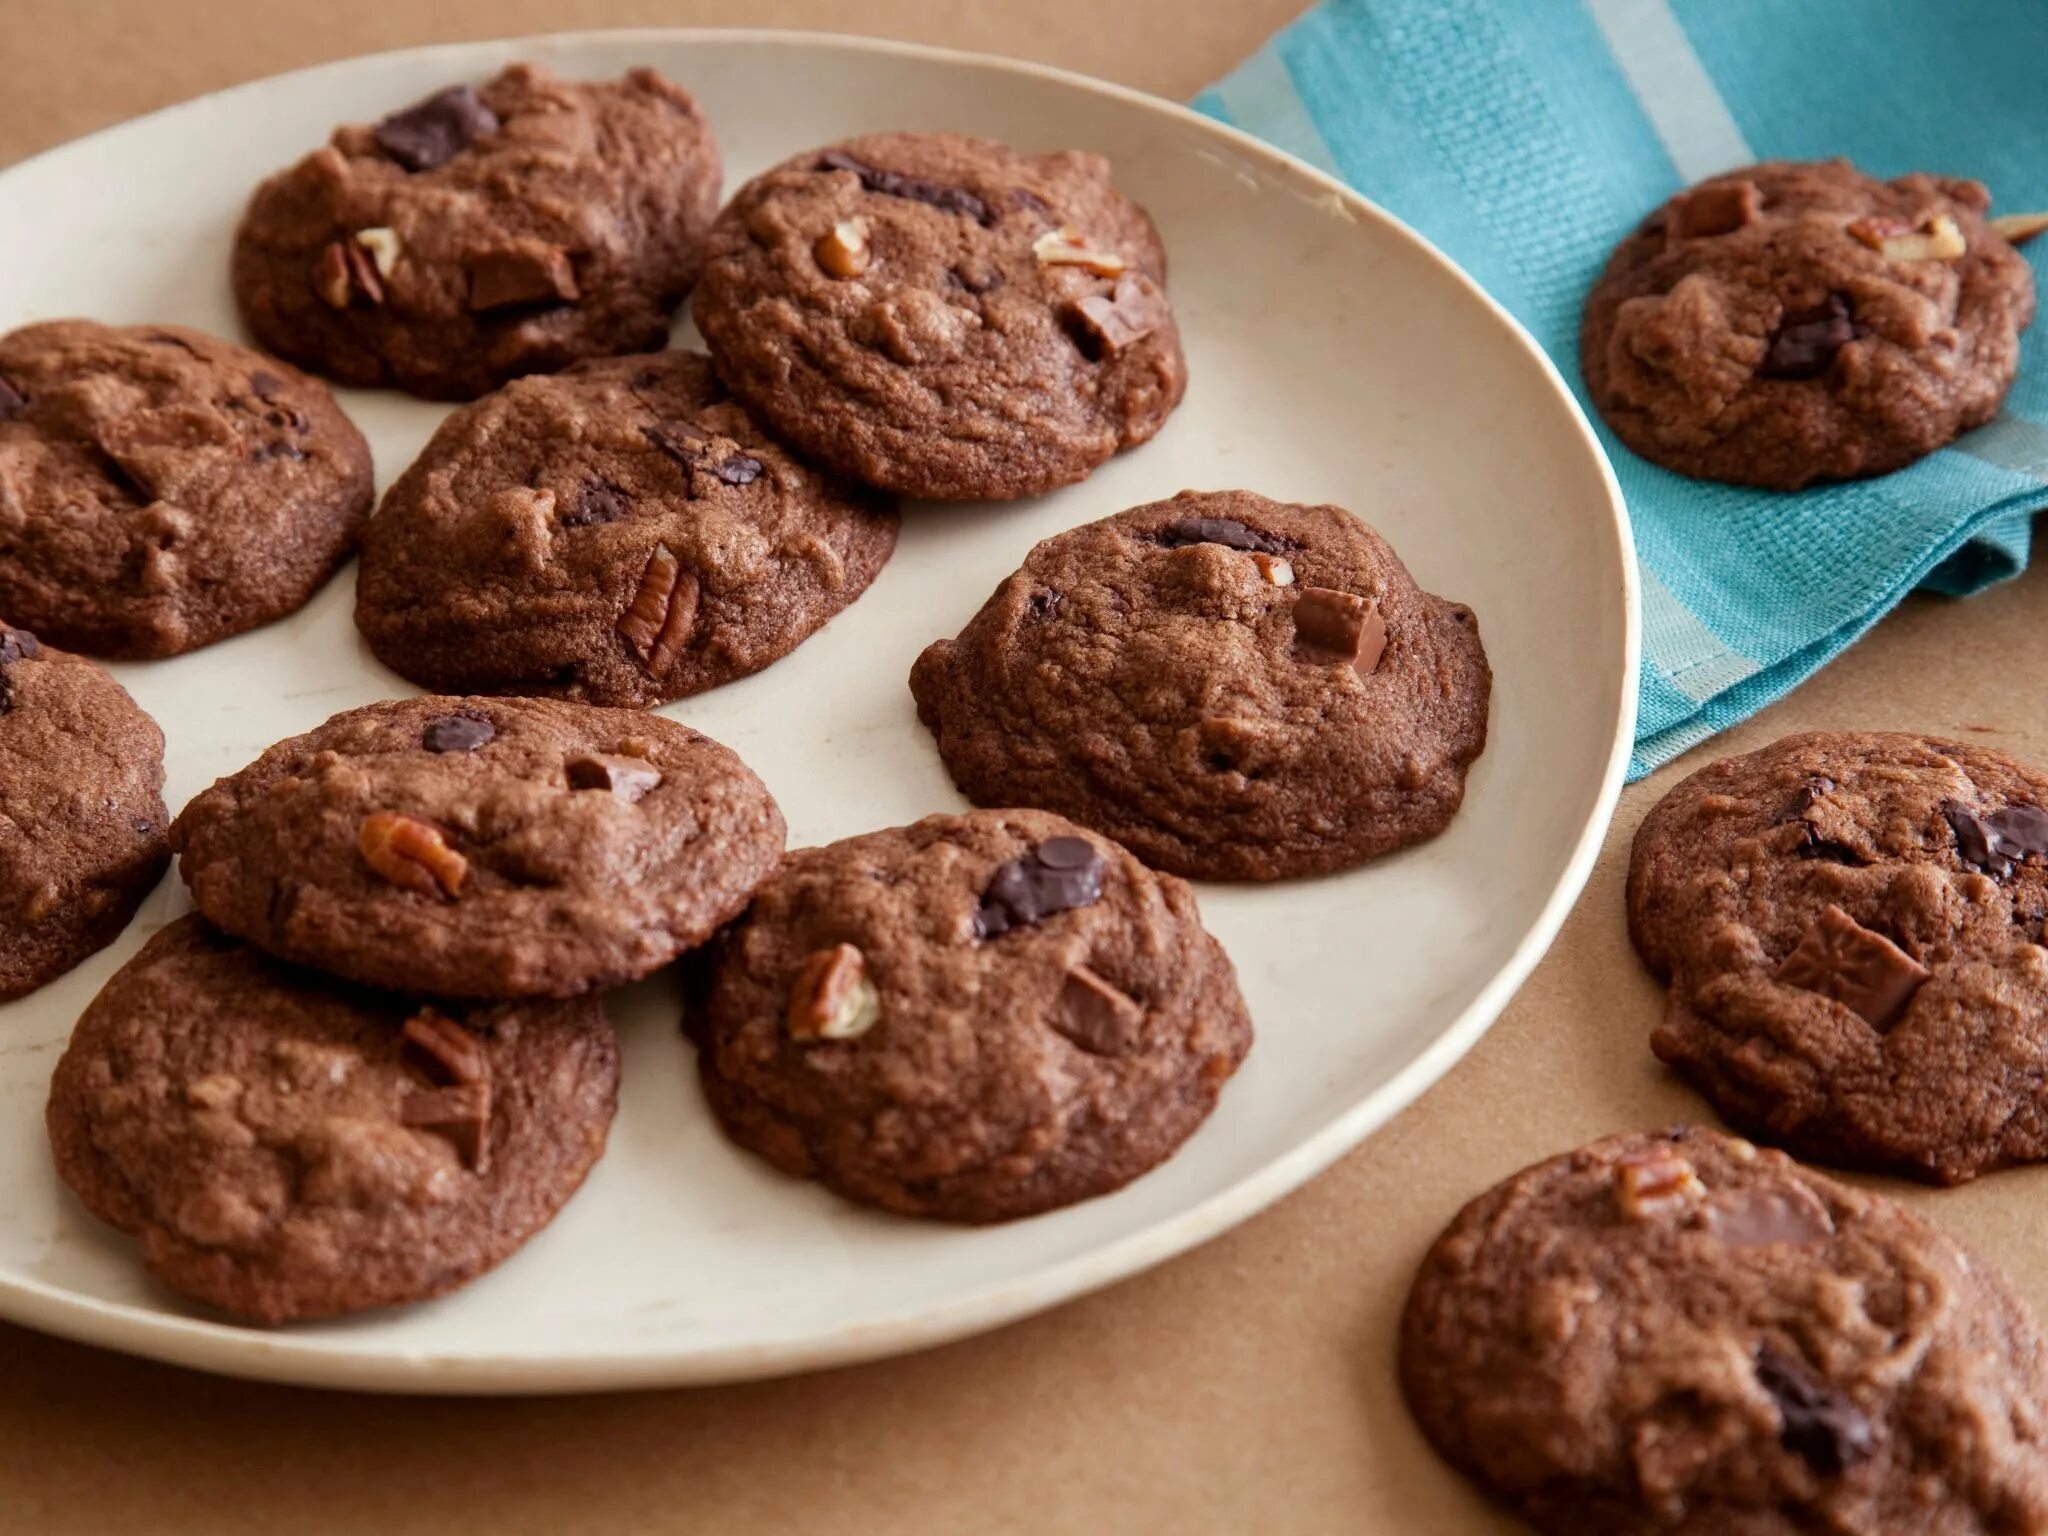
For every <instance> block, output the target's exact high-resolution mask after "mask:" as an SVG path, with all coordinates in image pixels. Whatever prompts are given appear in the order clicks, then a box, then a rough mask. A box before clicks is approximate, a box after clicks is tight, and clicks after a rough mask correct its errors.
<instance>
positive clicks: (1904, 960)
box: [1777, 906, 1928, 1030]
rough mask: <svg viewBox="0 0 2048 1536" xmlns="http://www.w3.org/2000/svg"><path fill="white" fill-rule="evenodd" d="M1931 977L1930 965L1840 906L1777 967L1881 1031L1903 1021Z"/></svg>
mask: <svg viewBox="0 0 2048 1536" xmlns="http://www.w3.org/2000/svg"><path fill="white" fill-rule="evenodd" d="M1927 976H1928V971H1927V967H1926V966H1924V965H1922V964H1921V963H1920V962H1919V961H1918V960H1915V959H1914V958H1913V957H1912V956H1911V955H1909V954H1907V953H1906V952H1905V951H1904V950H1903V949H1900V948H1899V946H1898V945H1896V944H1894V943H1893V942H1892V941H1891V940H1890V939H1888V938H1886V937H1885V936H1884V935H1883V934H1881V933H1875V932H1872V931H1871V930H1870V929H1868V928H1866V927H1864V926H1863V925H1862V924H1861V923H1859V922H1857V921H1856V919H1855V918H1853V917H1851V916H1850V915H1849V914H1848V913H1846V912H1844V911H1843V910H1842V909H1841V908H1840V907H1835V906H1830V907H1825V908H1823V909H1822V910H1821V914H1820V916H1819V917H1817V918H1815V919H1814V921H1813V923H1812V925H1811V926H1810V927H1808V928H1807V930H1806V932H1805V934H1804V935H1802V936H1801V938H1800V940H1799V943H1798V945H1797V946H1796V947H1795V948H1794V949H1793V951H1792V953H1791V954H1789V955H1787V956H1786V957H1785V959H1784V961H1783V962H1782V963H1781V964H1780V965H1779V966H1778V970H1777V979H1778V980H1779V981H1781V982H1783V983H1784V984H1785V985H1786V986H1788V987H1798V988H1800V989H1802V990H1803V991H1807V992H1818V993H1819V994H1820V995H1821V996H1822V997H1828V998H1833V999H1834V1000H1835V1001H1836V1002H1838V1003H1840V1004H1841V1005H1842V1006H1843V1007H1845V1008H1847V1009H1849V1010H1850V1011H1851V1012H1852V1013H1856V1014H1859V1015H1861V1016H1862V1018H1863V1019H1864V1021H1865V1022H1866V1023H1868V1024H1869V1025H1870V1026H1871V1028H1873V1029H1878V1030H1885V1029H1889V1028H1891V1026H1892V1025H1894V1024H1896V1023H1897V1022H1898V1020H1899V1015H1901V1014H1902V1013H1904V1012H1905V1011H1906V1005H1907V1004H1908V1003H1910V1002H1911V1001H1912V1000H1913V994H1914V993H1915V992H1918V991H1919V990H1920V984H1921V983H1922V982H1924V981H1926V980H1927Z"/></svg>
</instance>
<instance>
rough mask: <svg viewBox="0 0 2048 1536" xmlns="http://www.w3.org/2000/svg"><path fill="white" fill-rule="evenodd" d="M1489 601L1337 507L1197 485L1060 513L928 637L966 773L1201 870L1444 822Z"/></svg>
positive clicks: (1319, 866)
mask: <svg viewBox="0 0 2048 1536" xmlns="http://www.w3.org/2000/svg"><path fill="white" fill-rule="evenodd" d="M1491 686H1492V674H1491V672H1490V670H1489V669H1488V667H1487V663H1486V653H1485V651H1484V649H1483V648H1482V647H1481V645H1480V643H1479V628H1478V622H1477V620H1476V619H1475V618H1474V617H1473V614H1472V611H1471V610H1470V609H1469V608H1466V607H1464V606H1463V605H1461V604H1458V603H1453V602H1447V601H1445V600H1444V599H1442V598H1438V597H1434V596H1432V595H1431V594H1429V593H1427V592H1424V591H1422V590H1421V589H1420V588H1418V587H1417V586H1416V585H1415V582H1414V580H1413V579H1412V578H1411V577H1410V576H1409V574H1408V571H1407V569H1406V567H1404V566H1403V565H1402V564H1401V561H1400V559H1399V557H1398V556H1396V555H1395V553H1394V551H1393V550H1392V549H1391V548H1390V547H1388V545H1387V543H1386V541H1385V540H1383V539H1382V538H1380V537H1379V535H1378V534H1376V533H1374V532H1373V531H1372V530H1371V529H1369V528H1367V527H1366V526H1365V525H1364V524H1363V523H1361V522H1360V521H1359V520H1358V519H1357V518H1355V517H1353V516H1352V515H1351V514H1350V513H1348V512H1345V511H1344V510H1343V509H1341V508H1338V507H1328V506H1324V507H1305V506H1294V505H1289V504H1286V503H1282V502H1275V501H1269V500H1268V499H1266V498H1265V497H1263V496H1256V495H1253V494H1252V493H1251V492H1248V491H1220V492H1209V493H1196V492H1192V491H1184V492H1182V493H1181V494H1180V495H1179V496H1177V497H1174V498H1173V499H1172V500H1170V501H1160V502H1153V503H1152V504H1150V505H1148V506H1143V507H1135V508H1133V509H1131V510H1130V511H1127V512H1120V513H1118V514H1116V515H1115V516H1114V517H1109V518H1105V519H1103V520H1102V521H1100V522H1096V523H1089V524H1087V525H1085V526H1083V527H1080V528H1076V529H1073V530H1071V531H1069V532H1067V533H1062V534H1057V535H1055V536H1054V537H1052V538H1050V539H1047V540H1046V541H1045V542H1044V543H1042V544H1040V545H1039V546H1038V547H1037V548H1036V549H1034V550H1032V551H1031V553H1030V554H1029V555H1028V556H1026V557H1025V560H1024V564H1023V567H1022V568H1021V569H1020V570H1018V571H1017V572H1016V573H1015V574H1014V575H1012V576H1010V577H1009V578H1008V579H1007V580H1005V581H1004V582H1003V584H1002V585H1001V586H1000V587H998V588H997V589H996V591H995V594H994V596H992V597H991V598H990V599H989V600H988V602H987V603H986V604H984V605H983V607H982V609H981V611H980V612H979V613H978V614H976V615H975V617H974V618H973V619H972V620H971V621H970V622H969V623H968V625H967V627H966V628H965V629H964V630H962V631H961V633H960V635H959V637H958V638H957V639H953V640H941V641H938V642H937V643H935V644H933V645H932V646H930V647H929V648H928V649H927V650H926V651H925V652H924V654H923V655H921V656H920V657H919V658H918V659H917V663H916V665H915V667H914V668H913V669H912V672H911V677H910V689H911V692H912V693H913V694H914V695H915V696H916V698H917V705H918V714H919V716H920V717H921V718H922V719H923V721H924V723H925V724H926V725H927V726H928V727H930V729H931V731H932V733H933V735H934V736H935V737H936V738H937V740H938V746H939V755H940V756H941V757H943V758H944V759H945V763H946V767H947V770H948V771H949V772H950V773H951V774H952V776H953V782H954V783H955V784H957V785H958V786H959V787H960V790H961V793H963V794H965V795H966V796H967V797H968V799H970V800H972V801H974V802H975V803H976V804H977V805H1035V806H1041V807H1044V808H1045V809H1047V810H1052V811H1057V812H1059V813H1060V814H1061V815H1064V816H1071V817H1073V818H1074V819H1075V820H1077V821H1080V822H1083V823H1085V824H1087V825H1088V826H1091V827H1095V828H1098V829H1100V830H1101V831H1103V832H1106V833H1108V834H1109V835H1110V836H1111V837H1114V838H1116V839H1117V840H1118V841H1119V842H1121V843H1123V844H1124V845H1125V846H1127V847H1128V848H1130V849H1131V850H1132V851H1133V852H1134V853H1136V854H1137V855H1138V856H1139V857H1140V858H1142V859H1144V860H1145V861H1146V862H1147V863H1148V864H1151V865H1153V866H1154V867H1155V868H1158V869H1164V870H1168V871H1170V872H1172V873H1174V874H1177V875H1184V876H1188V877H1190V878H1194V879H1226V880H1271V879H1279V878H1283V877H1286V876H1292V875H1307V874H1321V873H1326V872H1328V871H1331V870H1336V869H1342V868H1345V867H1347V866H1350V865H1353V864H1357V863H1360V862H1362V861H1363V860H1366V859H1369V858H1373V857H1376V856H1377V855H1379V854H1382V853H1386V852H1388V851H1390V850H1392V849H1394V848H1399V847H1403V846H1405V845H1407V844H1409V843H1414V842H1419V841H1421V840H1422V839H1424V838H1428V837H1432V836H1434V835H1435V834H1436V833H1438V832H1440V831H1442V830H1443V828H1444V826H1445V825H1446V824H1448V823H1449V821H1450V819H1451V817H1452V816H1453V815H1454V814H1455V813H1456V811H1457V809H1458V806H1459V805H1460V804H1461V803H1462V801H1463V799H1464V792H1465V771H1466V768H1467V767H1468V766H1469V765H1470V763H1471V762H1472V761H1473V759H1474V758H1476V757H1478V755H1479V753H1480V750H1481V749H1482V748H1483V747H1484V746H1485V744H1486V720H1487V702H1488V697H1489V694H1490V692H1491Z"/></svg>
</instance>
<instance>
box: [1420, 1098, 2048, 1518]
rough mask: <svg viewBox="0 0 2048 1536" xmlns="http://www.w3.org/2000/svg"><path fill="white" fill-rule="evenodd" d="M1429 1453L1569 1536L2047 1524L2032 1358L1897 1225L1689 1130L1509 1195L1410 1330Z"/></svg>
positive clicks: (2001, 1310) (1584, 1162)
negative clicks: (1432, 1451) (1431, 1447)
mask: <svg viewBox="0 0 2048 1536" xmlns="http://www.w3.org/2000/svg"><path fill="white" fill-rule="evenodd" d="M1401 1384H1402V1387H1403V1389H1404V1390H1405V1392H1406V1394H1407V1398H1408V1404H1409V1407H1410V1408H1411V1409H1412V1410H1413V1411H1414V1414H1415V1417H1416V1419H1417V1420H1418V1421H1419V1422H1420V1423H1421V1425H1422V1429H1423V1432H1424V1433H1425V1434H1426V1435H1427V1436H1428V1437H1429V1439H1430V1442H1431V1443H1432V1444H1433V1445H1435V1447H1436V1448H1437V1450H1438V1451H1439V1452H1440V1453H1441V1454H1442V1455H1443V1457H1444V1459H1445V1460H1447V1461H1449V1462H1451V1463H1452V1464H1453V1465H1454V1466H1456V1467H1458V1468H1459V1469H1460V1470H1461V1471H1464V1472H1466V1473H1468V1474H1469V1475H1470V1476H1471V1477H1473V1478H1474V1479H1475V1480H1476V1481H1478V1482H1479V1483H1481V1484H1482V1485H1483V1486H1484V1487H1485V1488H1486V1489H1487V1490H1488V1491H1489V1492H1491V1493H1492V1494H1494V1495H1495V1496H1496V1497H1498V1498H1500V1499H1502V1500H1503V1501H1505V1502H1506V1503H1508V1504H1511V1505H1513V1506H1514V1507H1515V1508H1516V1509H1518V1510H1519V1511H1520V1512H1521V1513H1522V1514H1523V1515H1524V1516H1525V1517H1526V1518H1527V1519H1528V1520H1529V1522H1530V1523H1531V1524H1532V1525H1534V1526H1535V1527H1536V1528H1537V1529H1538V1530H1541V1531H1551V1532H1558V1533H1560V1536H1650V1533H1651V1532H1657V1533H1660V1536H1734V1533H1741V1536H1780V1533H1782V1536H1803V1533H1809V1532H1819V1531H1839V1532H1844V1533H1846V1532H1851V1531H1855V1532H1870V1533H1873V1536H1875V1533H1878V1532H1887V1533H1889V1532H1907V1531H1911V1532H1915V1533H1923V1532H1924V1533H1927V1536H1989V1533H1991V1532H2020V1531H2039V1530H2043V1529H2048V1415H2044V1413H2043V1411H2042V1408H2041V1404H2042V1401H2043V1396H2044V1393H2048V1352H2044V1349H2043V1346H2042V1341H2041V1336H2040V1333H2039V1332H2038V1330H2037V1329H2036V1327H2035V1324H2034V1320H2033V1318H2032V1317H2031V1316H2030V1315H2029V1313H2028V1312H2027V1310H2026V1308H2025V1306H2024V1305H2023V1304H2022V1303H2021V1302H2020V1300H2019V1299H2018V1297H2016V1296H2015V1295H2014V1294H2013V1290H2012V1287H2011V1286H2010V1285H2009V1284H2008V1283H2007V1282H2006V1280H2005V1278H2004V1277H2003V1276H2002V1275H2000V1274H1999V1273H1998V1272H1997V1271H1996V1270H1994V1269H1992V1268H1991V1267H1990V1266H1989V1265H1987V1264H1985V1263H1984V1262H1983V1261H1982V1260H1981V1259H1978V1258H1975V1257H1974V1256H1972V1255H1971V1254H1969V1253H1966V1252H1965V1251H1964V1250H1963V1249H1962V1248H1960V1247H1958V1246H1957V1244H1956V1243H1955V1242H1954V1241H1953V1240H1952V1239H1951V1238H1949V1237H1948V1236H1946V1235H1945V1234H1944V1233H1942V1232H1941V1231H1939V1230H1938V1229H1937V1228H1935V1227H1932V1226H1930V1225H1928V1224H1927V1223H1926V1222H1923V1221H1921V1220H1920V1219H1919V1218H1918V1217H1916V1216H1914V1215H1913V1214H1912V1212H1910V1211H1908V1210H1906V1209H1905V1208H1904V1207H1903V1206H1900V1205H1898V1204H1895V1203H1894V1202H1892V1201H1890V1200H1887V1199H1884V1198H1882V1197H1881V1196H1878V1195H1873V1194H1868V1193H1866V1192H1864V1191H1862V1190H1859V1189H1852V1188H1849V1187H1847V1186H1846V1185H1842V1184H1838V1183H1836V1182H1834V1181H1833V1180H1832V1179H1827V1178H1823V1177H1821V1176H1820V1175H1818V1174H1815V1173H1810V1172H1808V1171H1807V1170H1805V1169H1803V1168H1801V1167H1799V1166H1798V1165H1797V1164H1796V1163H1794V1162H1792V1161H1791V1160H1790V1159H1788V1158H1786V1157H1784V1156H1782V1155H1781V1154H1778V1153H1775V1152H1759V1151H1758V1150H1757V1149H1756V1148H1754V1147H1752V1146H1751V1145H1750V1144H1749V1143H1747V1142H1744V1141H1737V1140H1734V1139H1733V1138H1732V1137H1727V1136H1722V1135H1719V1134H1717V1133H1715V1132H1713V1131H1704V1130H1698V1129H1691V1128H1684V1127H1681V1128H1679V1129H1677V1130H1672V1131H1666V1132H1661V1133H1658V1132H1651V1133H1642V1134H1632V1135H1624V1136H1612V1137H1609V1138H1607V1139H1606V1140H1604V1141H1596V1142H1594V1143H1593V1144H1592V1145H1591V1146H1588V1147H1583V1148H1581V1149H1580V1150H1578V1151H1576V1152H1570V1153H1567V1154H1565V1155H1564V1156H1562V1157H1556V1158H1552V1159H1551V1160H1550V1161H1549V1162H1546V1163H1539V1164H1537V1165H1536V1166H1535V1167H1533V1168H1530V1169H1527V1170H1526V1171H1524V1172H1522V1173H1519V1174H1516V1175H1515V1176H1514V1177H1513V1178H1512V1179H1509V1180H1508V1181H1507V1182H1506V1183H1504V1184H1501V1185H1499V1186H1498V1187H1497V1188H1495V1189H1493V1190H1491V1191H1489V1192H1488V1193H1486V1194H1484V1195H1481V1196H1480V1197H1479V1198H1478V1199H1477V1200H1475V1201H1473V1202H1472V1203H1471V1204H1470V1205H1468V1206H1467V1207H1466V1208H1465V1209H1464V1211H1462V1212H1461V1213H1460V1214H1459V1216H1458V1219H1457V1220H1456V1221H1454V1222H1452V1223H1451V1225H1450V1228H1449V1230H1447V1231H1446V1232H1445V1233H1444V1234H1443V1236H1442V1237H1440V1238H1438V1239H1437V1242H1436V1246H1435V1247H1434V1248H1432V1249H1431V1250H1430V1253H1429V1257H1428V1258H1427V1259H1425V1260H1424V1261H1423V1264H1422V1271H1421V1273H1420V1274H1419V1275H1418V1276H1417V1277H1416V1280H1415V1288H1414V1290H1413V1291H1412V1292H1411V1293H1410V1294H1409V1297H1408V1308H1407V1314H1406V1316H1405V1317H1404V1319H1403V1321H1402V1326H1401Z"/></svg>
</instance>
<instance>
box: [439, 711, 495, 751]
mask: <svg viewBox="0 0 2048 1536" xmlns="http://www.w3.org/2000/svg"><path fill="white" fill-rule="evenodd" d="M497 737H498V728H497V727H496V726H495V725H493V724H491V722H490V721H488V720H485V719H482V718H480V717H478V716H476V715H442V716H440V717H439V718H438V719H434V720H429V721H428V722H427V728H426V729H425V730H424V731H422V732H421V733H420V745H421V746H423V747H425V748H426V749H427V750H428V751H429V752H474V751H476V750H477V749H478V748H479V747H487V746H489V745H490V744H491V743H492V742H493V741H495V740H497Z"/></svg>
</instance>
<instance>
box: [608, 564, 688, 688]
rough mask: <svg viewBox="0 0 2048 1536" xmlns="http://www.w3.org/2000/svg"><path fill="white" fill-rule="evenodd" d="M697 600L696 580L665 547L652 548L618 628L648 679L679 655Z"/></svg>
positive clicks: (658, 675) (670, 663)
mask: <svg viewBox="0 0 2048 1536" xmlns="http://www.w3.org/2000/svg"><path fill="white" fill-rule="evenodd" d="M697 597H698V586H697V578H696V577H695V576H692V575H691V574H690V573H689V572H687V571H685V570H684V569H683V566H682V562H681V561H679V560H678V559H676V557H675V552H674V551H673V550H671V549H670V548H669V547H668V546H667V545H666V544H657V545H655V546H654V553H653V554H652V555H650V556H648V557H647V568H646V569H645V570H644V571H642V572H641V573H640V586H639V590H637V591H636V592H634V594H633V601H632V602H630V603H628V604H627V605H626V611H625V612H624V613H622V614H620V615H619V625H618V628H619V633H620V634H621V635H622V636H624V637H625V641H626V643H627V644H628V645H630V646H631V647H632V648H633V650H634V652H635V653H636V654H637V655H638V656H639V657H640V660H641V662H642V663H643V664H644V665H645V666H646V668H647V672H648V675H649V676H651V677H660V676H661V675H662V674H663V673H665V672H667V671H668V669H669V668H670V667H671V666H673V665H674V664H675V659H676V658H677V657H678V656H680V655H682V653H683V647H684V646H685V645H687V644H688V643H689V639H690V631H691V630H692V629H694V628H695V627H696V624H697Z"/></svg>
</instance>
